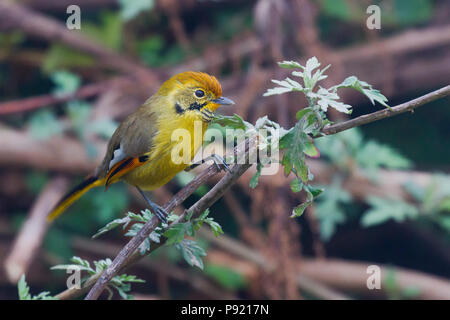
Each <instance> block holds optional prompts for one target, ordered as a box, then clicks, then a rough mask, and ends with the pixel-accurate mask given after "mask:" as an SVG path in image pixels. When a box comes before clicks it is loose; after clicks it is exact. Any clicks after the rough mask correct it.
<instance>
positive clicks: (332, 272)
mask: <svg viewBox="0 0 450 320" xmlns="http://www.w3.org/2000/svg"><path fill="white" fill-rule="evenodd" d="M369 265H378V266H379V267H380V268H381V276H382V283H381V290H369V289H367V286H366V281H367V277H368V274H367V267H368V266H369ZM389 270H392V271H393V273H394V280H395V284H396V286H397V287H398V289H400V290H407V289H409V288H415V289H418V290H419V295H418V297H416V298H423V299H445V300H448V299H450V282H449V281H448V280H447V279H444V278H441V277H437V276H432V275H429V274H425V273H422V272H418V271H412V270H408V269H404V268H398V267H391V266H386V265H380V264H377V263H370V262H348V261H343V260H337V259H325V260H309V261H308V260H302V262H301V263H300V264H299V272H300V273H302V274H304V275H306V276H308V277H311V278H312V279H314V280H317V281H320V282H321V283H324V284H327V285H329V286H332V287H336V288H339V289H341V290H348V291H352V292H356V293H362V294H373V293H376V291H381V292H383V293H386V285H385V284H386V282H385V281H386V275H387V274H388V272H389Z"/></svg>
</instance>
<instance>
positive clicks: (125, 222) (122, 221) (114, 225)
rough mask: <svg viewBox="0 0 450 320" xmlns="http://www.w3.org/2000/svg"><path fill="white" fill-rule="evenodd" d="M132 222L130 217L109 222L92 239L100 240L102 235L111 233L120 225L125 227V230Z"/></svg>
mask: <svg viewBox="0 0 450 320" xmlns="http://www.w3.org/2000/svg"><path fill="white" fill-rule="evenodd" d="M130 221H131V219H130V218H129V217H128V216H127V217H124V218H120V219H115V220H113V221H111V222H109V223H108V224H107V225H106V226H104V227H102V228H100V229H99V230H98V231H97V233H96V234H94V235H93V236H92V238H98V237H99V236H101V235H102V234H104V233H106V232H108V231H111V230H113V229H115V228H117V227H118V226H120V225H123V228H125V227H126V226H127V225H128V224H129V223H130Z"/></svg>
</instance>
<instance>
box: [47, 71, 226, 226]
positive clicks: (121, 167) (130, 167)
mask: <svg viewBox="0 0 450 320" xmlns="http://www.w3.org/2000/svg"><path fill="white" fill-rule="evenodd" d="M232 104H234V102H233V101H232V100H231V99H229V98H226V97H223V96H222V87H221V85H220V83H219V81H218V80H217V78H216V77H214V76H212V75H209V74H207V73H203V72H197V71H186V72H182V73H179V74H176V75H174V76H172V77H171V78H170V79H168V80H167V81H166V82H164V83H163V84H162V85H161V87H160V88H159V90H158V91H157V92H156V93H155V94H154V95H152V96H151V97H150V98H148V99H147V100H146V101H145V102H144V103H143V104H142V105H141V106H140V107H139V108H138V109H137V110H136V111H135V112H133V113H131V114H130V115H129V116H128V117H126V119H125V120H124V121H123V122H122V123H121V124H120V125H119V126H118V127H117V129H116V130H115V132H114V133H113V135H112V136H111V138H110V140H109V142H108V146H107V150H106V153H105V156H104V158H103V161H102V163H101V164H100V165H99V166H98V167H97V168H96V170H95V171H94V172H93V174H91V175H89V176H88V177H87V178H86V179H85V180H83V181H82V182H81V183H80V184H78V185H77V186H75V187H74V188H73V189H72V190H70V191H69V192H68V193H67V194H66V195H64V196H63V197H62V198H61V200H60V201H59V202H58V203H57V204H56V205H55V206H54V207H53V209H52V210H51V211H50V212H49V213H48V215H47V220H48V221H49V222H50V221H52V220H54V219H55V218H56V217H58V216H59V215H60V214H62V213H63V212H64V211H65V210H66V209H67V208H68V207H69V206H70V205H72V204H73V203H74V202H75V201H76V200H78V199H79V198H80V197H81V196H83V195H84V194H85V193H86V192H87V191H89V190H90V189H92V188H94V187H101V186H104V187H105V190H106V189H107V188H108V186H110V185H111V184H113V183H116V182H118V181H124V182H126V183H128V184H129V185H131V186H134V187H136V188H137V190H138V191H139V193H140V194H141V195H142V196H143V198H144V199H145V201H146V203H147V204H148V205H149V207H150V209H151V211H152V212H153V213H154V214H155V215H156V216H157V217H158V218H159V220H160V221H162V222H165V223H167V215H168V213H167V212H166V211H165V210H164V209H163V208H162V207H160V206H159V205H157V204H156V203H154V202H153V201H151V200H150V199H149V198H148V196H147V195H146V194H145V192H144V191H151V190H155V189H157V188H159V187H161V186H163V185H165V184H166V183H168V182H169V181H170V180H172V178H173V177H174V176H175V175H176V174H177V173H179V172H181V171H183V170H188V169H190V168H193V167H195V166H196V165H199V163H197V164H190V162H191V161H192V159H193V158H194V156H195V154H196V153H197V151H198V150H199V147H200V146H201V144H202V143H201V142H203V139H204V133H205V131H206V129H207V128H208V125H209V124H210V122H211V121H212V119H213V117H214V112H215V111H216V110H217V109H218V108H219V107H220V106H222V105H232ZM196 123H197V124H200V127H201V129H202V130H201V134H200V137H199V138H200V143H198V141H197V142H196V141H194V136H195V134H196V133H195V132H194V131H195V126H196ZM177 129H181V130H187V131H186V132H188V133H189V134H190V140H189V141H188V143H189V144H190V146H189V147H190V151H191V152H190V154H189V152H187V154H188V156H186V157H187V158H188V159H187V160H188V161H182V162H181V163H180V161H173V160H174V159H173V152H172V150H173V148H174V147H175V146H176V145H177V143H179V142H177V141H174V139H172V134H173V132H174V131H175V130H177ZM199 138H196V139H199ZM183 152H184V151H182V152H181V155H182V153H183ZM182 156H183V155H182ZM208 158H210V159H212V160H214V162H215V163H216V165H217V166H218V167H219V168H220V169H225V170H229V167H228V165H227V164H226V162H225V161H224V160H223V158H221V157H220V156H218V155H211V156H210V157H208ZM205 160H206V159H203V161H205Z"/></svg>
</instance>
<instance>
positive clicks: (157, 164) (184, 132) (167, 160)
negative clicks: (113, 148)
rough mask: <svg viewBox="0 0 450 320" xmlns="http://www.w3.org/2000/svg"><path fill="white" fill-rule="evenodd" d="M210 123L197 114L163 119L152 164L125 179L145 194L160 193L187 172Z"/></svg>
mask: <svg viewBox="0 0 450 320" xmlns="http://www.w3.org/2000/svg"><path fill="white" fill-rule="evenodd" d="M207 128H208V123H206V122H203V121H201V118H200V117H199V116H197V115H195V114H193V115H183V116H179V117H175V118H173V117H171V118H170V119H164V118H161V119H159V121H158V133H157V134H156V136H155V137H154V148H153V149H152V151H151V153H150V154H149V156H150V158H149V161H148V162H147V163H146V164H145V165H143V166H141V167H138V168H136V169H135V170H133V171H131V172H130V173H128V174H127V175H126V176H124V180H126V181H127V182H128V183H129V184H132V185H135V186H138V187H140V188H141V189H143V190H154V189H157V188H159V187H161V186H163V185H165V184H166V183H168V182H169V181H170V180H172V179H173V177H175V175H176V174H177V173H179V172H180V171H182V170H184V169H185V168H186V167H187V166H188V165H189V164H190V162H191V161H192V159H193V158H194V156H195V154H196V153H197V151H198V150H199V148H200V147H201V145H202V143H203V138H204V134H205V131H206V129H207Z"/></svg>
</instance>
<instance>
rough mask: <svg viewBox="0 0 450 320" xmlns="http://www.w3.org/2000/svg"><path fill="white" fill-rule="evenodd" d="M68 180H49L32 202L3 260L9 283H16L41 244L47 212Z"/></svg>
mask: <svg viewBox="0 0 450 320" xmlns="http://www.w3.org/2000/svg"><path fill="white" fill-rule="evenodd" d="M67 184H68V181H67V179H65V178H63V177H57V178H54V179H53V180H51V181H50V182H49V183H48V184H47V186H46V187H45V188H44V189H43V190H42V192H41V194H40V195H39V197H38V198H37V200H36V201H35V203H34V204H33V207H32V208H31V210H30V213H29V214H28V217H27V219H26V221H25V223H24V224H23V226H22V228H21V229H20V232H19V234H18V235H17V237H16V239H15V240H14V244H13V247H12V249H11V252H10V253H9V255H8V257H7V258H6V259H5V261H4V268H5V272H6V276H7V278H8V280H9V281H10V282H11V283H17V281H18V280H19V278H20V276H21V275H22V274H24V273H25V272H26V271H27V270H28V267H29V266H30V264H31V262H32V260H33V258H34V256H35V254H36V252H37V251H38V249H39V247H40V246H41V243H42V240H43V239H44V236H45V233H46V231H47V228H48V226H49V224H48V223H47V219H46V218H47V214H48V212H49V210H51V208H52V206H53V205H54V204H55V203H56V202H57V201H58V200H59V199H60V198H61V197H62V196H63V195H64V192H65V189H66V187H67Z"/></svg>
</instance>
